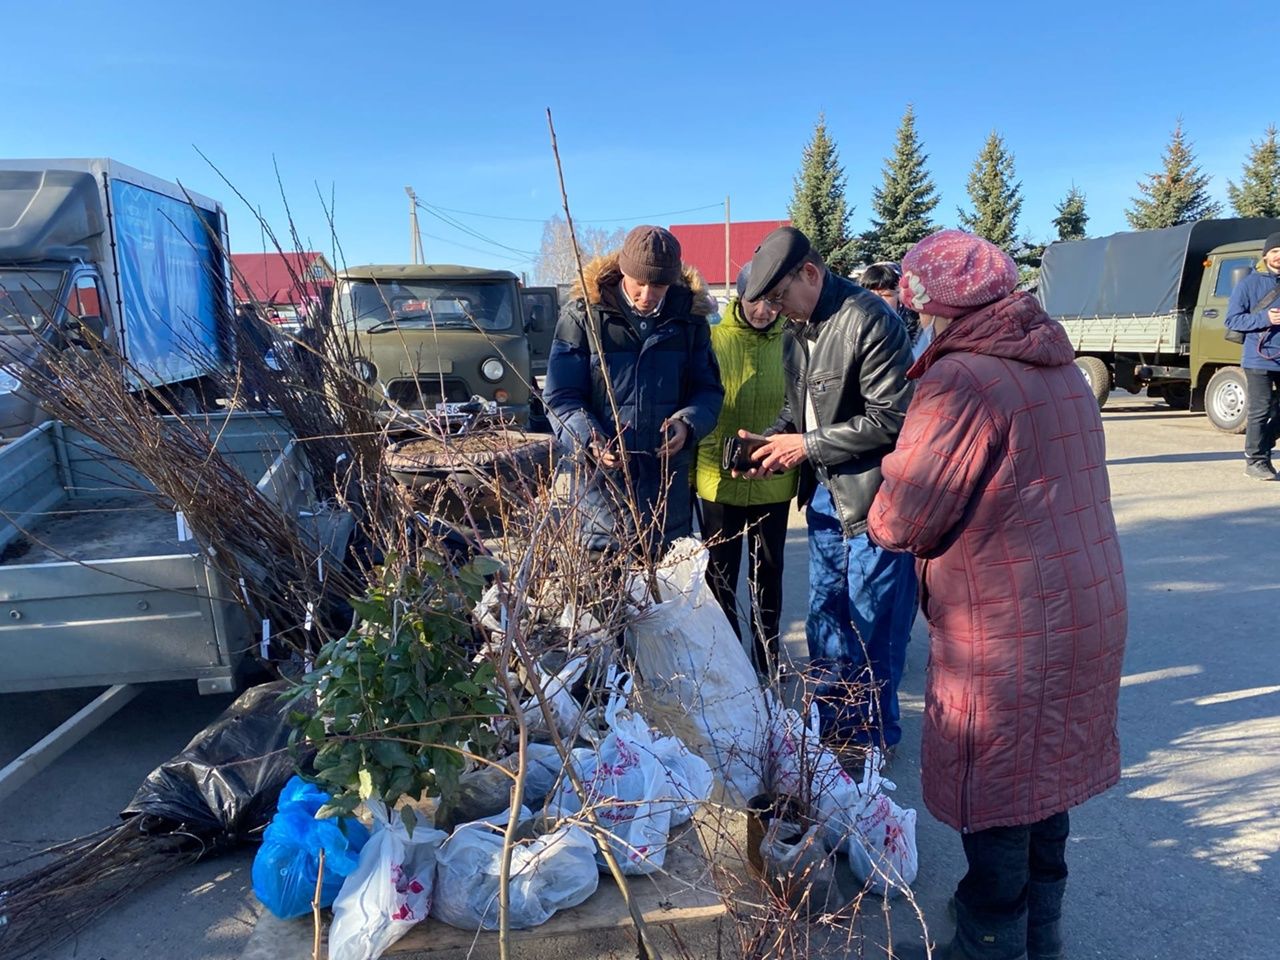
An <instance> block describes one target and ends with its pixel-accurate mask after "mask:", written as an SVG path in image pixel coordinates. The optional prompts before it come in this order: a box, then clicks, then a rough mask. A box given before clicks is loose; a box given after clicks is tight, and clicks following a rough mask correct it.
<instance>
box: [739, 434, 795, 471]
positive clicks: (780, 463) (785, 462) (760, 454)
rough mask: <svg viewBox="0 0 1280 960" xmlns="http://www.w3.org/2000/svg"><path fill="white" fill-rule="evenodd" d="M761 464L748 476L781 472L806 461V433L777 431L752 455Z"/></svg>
mask: <svg viewBox="0 0 1280 960" xmlns="http://www.w3.org/2000/svg"><path fill="white" fill-rule="evenodd" d="M751 459H752V460H754V461H755V462H756V463H758V464H759V465H760V466H759V467H758V468H757V469H756V470H753V471H752V472H751V474H748V476H753V475H760V474H766V473H781V472H782V471H783V470H790V469H791V468H792V467H798V466H800V464H802V463H804V459H805V453H804V434H802V433H775V434H774V435H773V436H772V437H770V438H769V439H768V441H767V442H766V443H765V445H764V446H762V447H761V448H760V449H759V450H757V451H756V452H755V453H753V454H752V455H751Z"/></svg>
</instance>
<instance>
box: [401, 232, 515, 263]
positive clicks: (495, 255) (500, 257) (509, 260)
mask: <svg viewBox="0 0 1280 960" xmlns="http://www.w3.org/2000/svg"><path fill="white" fill-rule="evenodd" d="M422 235H423V236H424V237H428V238H429V239H431V240H439V241H440V242H441V243H447V244H449V245H450V246H454V247H457V248H458V249H460V250H470V251H471V252H472V253H480V254H483V255H484V256H486V257H493V258H494V259H495V260H505V261H506V262H507V263H532V262H533V258H532V257H523V258H521V257H511V256H507V255H506V254H502V253H494V252H493V251H492V250H481V249H480V248H479V247H472V246H468V245H467V244H465V243H459V242H458V241H457V240H450V239H449V238H448V237H441V236H437V235H436V234H434V233H424V234H422Z"/></svg>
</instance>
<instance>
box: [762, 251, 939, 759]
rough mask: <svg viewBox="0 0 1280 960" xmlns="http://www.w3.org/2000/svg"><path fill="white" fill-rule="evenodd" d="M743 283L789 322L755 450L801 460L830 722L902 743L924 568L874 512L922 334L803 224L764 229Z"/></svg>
mask: <svg viewBox="0 0 1280 960" xmlns="http://www.w3.org/2000/svg"><path fill="white" fill-rule="evenodd" d="M743 296H744V297H745V298H746V299H747V300H763V301H764V302H765V303H767V304H768V305H769V306H770V307H771V308H772V309H774V310H777V311H778V312H780V313H782V314H783V315H784V316H786V317H787V318H788V319H789V321H790V323H789V324H788V328H787V333H786V337H785V340H784V344H783V366H784V368H785V374H786V376H785V379H786V403H785V404H784V406H783V408H782V413H781V414H780V416H779V417H778V420H777V422H776V423H775V424H774V425H773V427H772V428H770V430H768V431H766V435H767V436H768V437H769V441H768V443H766V444H765V445H764V446H763V447H761V448H760V449H759V450H758V451H756V453H755V455H754V459H755V460H756V462H758V463H759V464H760V469H761V470H762V471H770V472H771V471H775V470H786V469H790V468H792V467H797V466H798V467H799V468H800V481H799V489H798V490H797V494H796V496H797V500H798V502H799V503H800V505H801V506H802V507H804V506H807V511H806V516H807V519H808V528H809V615H808V619H807V620H806V622H805V635H806V639H807V640H808V644H809V658H810V670H811V673H812V674H813V675H814V677H815V678H816V679H817V681H818V694H817V695H818V703H819V710H820V712H821V716H822V726H823V733H824V735H827V736H828V737H830V738H831V739H833V740H834V741H835V742H837V743H840V744H843V745H849V746H879V747H881V748H884V749H888V748H892V747H894V746H895V745H896V744H897V743H898V741H899V740H900V739H901V737H902V730H901V727H900V726H899V723H898V682H899V680H900V679H901V678H902V670H903V666H904V664H905V662H906V646H907V640H908V638H909V637H910V633H911V625H912V623H913V622H914V620H915V613H916V577H915V570H914V566H913V564H914V561H913V559H912V558H911V557H910V556H909V555H907V554H897V553H890V552H888V551H886V550H883V549H882V548H880V547H879V546H877V545H876V544H875V543H873V542H872V541H871V540H870V539H869V538H868V537H867V512H868V510H869V509H870V507H871V501H872V500H873V499H874V498H875V495H876V491H877V490H878V489H879V488H880V461H881V459H882V458H883V457H884V456H885V455H886V454H887V453H889V452H890V451H892V450H893V447H894V444H895V443H896V441H897V438H898V431H899V430H900V429H901V428H902V422H903V419H904V418H905V416H906V412H907V403H908V401H909V400H910V399H911V387H910V385H909V384H908V381H907V368H908V367H910V366H911V340H910V337H909V336H908V335H907V330H906V327H905V326H904V325H903V323H902V320H901V319H900V318H899V317H898V316H897V314H896V313H895V312H894V311H893V310H892V309H891V308H890V307H889V306H888V305H887V304H886V303H885V302H884V300H882V299H881V298H880V297H878V296H876V295H875V294H874V293H871V292H870V291H868V290H864V289H863V288H862V287H859V286H858V285H857V284H855V283H853V281H851V280H846V279H845V278H843V277H838V276H836V275H835V274H833V273H832V272H831V271H830V270H828V269H827V266H826V264H825V263H824V262H823V260H822V257H821V256H820V255H819V254H818V252H817V251H816V250H814V249H813V248H812V247H811V246H810V244H809V239H808V238H807V237H806V236H805V235H804V234H803V233H801V232H800V231H799V230H797V229H795V228H794V227H779V228H778V229H777V230H774V231H773V232H772V233H770V234H769V235H768V236H767V237H765V239H764V242H763V243H761V244H760V247H759V248H758V249H757V250H756V253H755V256H754V257H753V258H752V260H751V273H750V281H749V283H748V286H747V290H746V291H745V292H744V293H743ZM854 683H858V684H867V683H873V684H874V688H873V689H874V691H875V694H876V695H873V696H871V697H870V698H862V699H859V698H857V697H856V696H854V697H850V691H852V689H853V688H852V687H851V684H854ZM868 699H869V702H868Z"/></svg>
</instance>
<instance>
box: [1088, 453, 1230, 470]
mask: <svg viewBox="0 0 1280 960" xmlns="http://www.w3.org/2000/svg"><path fill="white" fill-rule="evenodd" d="M1227 460H1239V461H1240V462H1241V464H1242V465H1243V463H1244V454H1243V453H1239V452H1237V451H1234V450H1232V451H1223V450H1202V451H1196V452H1192V453H1160V454H1156V455H1155V456H1151V457H1117V458H1115V459H1111V460H1108V461H1107V466H1109V467H1118V466H1120V465H1122V464H1134V463H1208V462H1209V461H1227Z"/></svg>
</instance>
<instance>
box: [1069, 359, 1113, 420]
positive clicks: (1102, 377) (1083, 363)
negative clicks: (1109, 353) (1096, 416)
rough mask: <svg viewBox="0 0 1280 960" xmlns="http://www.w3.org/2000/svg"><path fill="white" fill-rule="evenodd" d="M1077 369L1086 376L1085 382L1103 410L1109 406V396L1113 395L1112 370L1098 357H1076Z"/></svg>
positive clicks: (1099, 407)
mask: <svg viewBox="0 0 1280 960" xmlns="http://www.w3.org/2000/svg"><path fill="white" fill-rule="evenodd" d="M1076 369H1077V370H1079V371H1080V372H1081V373H1083V374H1084V382H1085V383H1087V384H1088V385H1089V392H1090V393H1092V394H1093V399H1095V400H1097V401H1098V409H1099V410H1101V409H1102V408H1103V407H1105V406H1106V405H1107V396H1108V395H1109V394H1110V393H1111V368H1110V367H1108V366H1107V365H1106V364H1105V363H1104V362H1103V361H1101V360H1099V359H1098V358H1097V357H1076Z"/></svg>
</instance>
